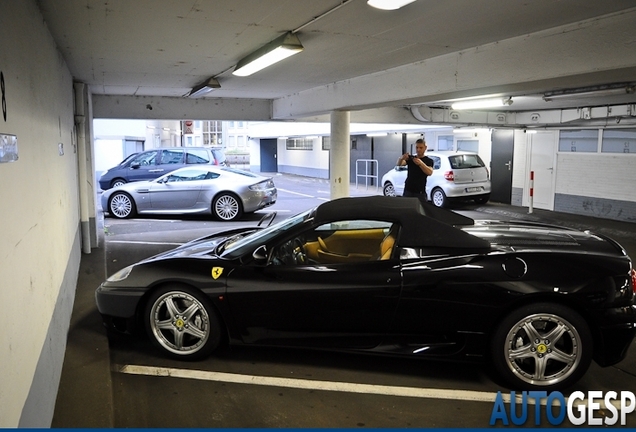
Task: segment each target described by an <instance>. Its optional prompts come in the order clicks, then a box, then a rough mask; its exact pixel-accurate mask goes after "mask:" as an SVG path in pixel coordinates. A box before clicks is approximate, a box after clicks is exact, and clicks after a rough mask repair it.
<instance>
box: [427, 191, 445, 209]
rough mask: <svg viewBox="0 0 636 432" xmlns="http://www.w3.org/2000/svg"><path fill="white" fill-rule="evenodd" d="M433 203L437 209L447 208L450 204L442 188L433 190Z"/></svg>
mask: <svg viewBox="0 0 636 432" xmlns="http://www.w3.org/2000/svg"><path fill="white" fill-rule="evenodd" d="M431 201H432V202H433V204H434V205H435V207H445V206H446V204H447V203H448V199H447V198H446V194H445V193H444V191H443V190H441V189H440V188H435V189H433V192H431Z"/></svg>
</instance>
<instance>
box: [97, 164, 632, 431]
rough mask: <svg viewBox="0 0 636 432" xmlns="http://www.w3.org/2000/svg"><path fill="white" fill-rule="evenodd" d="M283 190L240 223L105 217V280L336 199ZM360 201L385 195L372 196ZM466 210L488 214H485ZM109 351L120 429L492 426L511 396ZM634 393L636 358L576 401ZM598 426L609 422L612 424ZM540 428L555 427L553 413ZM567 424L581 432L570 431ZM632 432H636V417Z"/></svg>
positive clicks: (274, 357)
mask: <svg viewBox="0 0 636 432" xmlns="http://www.w3.org/2000/svg"><path fill="white" fill-rule="evenodd" d="M275 181H276V185H277V187H278V189H279V193H278V202H277V203H276V204H275V205H274V206H272V207H271V208H269V209H266V210H264V211H260V212H257V213H256V214H254V215H250V216H247V217H245V218H244V219H243V220H241V221H237V222H216V221H214V220H212V219H211V218H208V217H199V218H188V219H172V218H159V217H144V218H138V219H131V220H125V221H122V220H117V219H114V218H110V217H107V218H105V219H104V231H105V240H106V245H105V248H106V262H107V269H106V272H107V273H108V274H112V273H114V272H115V271H117V270H118V269H120V268H122V267H125V266H126V265H128V264H131V263H134V262H136V261H138V260H140V259H142V258H145V257H148V256H151V255H154V254H156V253H159V252H162V251H164V250H167V249H170V248H173V247H175V246H176V245H178V244H181V243H184V242H186V241H189V240H192V239H194V238H197V237H200V236H203V235H207V234H209V233H211V232H215V231H219V230H223V229H229V228H234V227H238V226H245V225H253V224H256V223H257V222H258V220H259V219H260V217H261V216H262V215H264V214H265V213H267V212H271V211H276V212H277V216H276V221H278V220H280V219H283V218H286V217H289V216H291V215H293V214H295V213H297V212H300V211H303V210H305V209H307V208H310V207H313V206H315V205H317V204H319V203H320V202H323V201H324V200H326V199H328V197H329V183H328V181H326V180H316V179H307V178H303V177H294V176H277V177H276V178H275ZM351 192H352V195H365V194H371V193H376V190H375V189H374V188H373V187H370V188H369V189H366V188H365V187H364V186H361V187H360V188H358V189H355V188H352V190H351ZM378 193H379V192H378ZM486 207H487V206H486ZM493 208H494V209H495V211H498V212H499V213H502V212H504V211H505V209H502V208H501V207H493ZM459 211H460V212H464V213H465V214H468V215H471V216H472V217H474V216H475V215H484V214H485V213H482V212H481V207H480V209H477V208H475V207H470V206H467V207H465V208H461V209H459ZM490 216H492V215H490ZM632 234H633V232H632ZM617 240H619V241H621V239H618V238H617ZM626 240H627V241H629V242H633V241H634V239H633V238H631V239H626ZM630 244H632V243H630ZM635 252H636V251H635ZM109 346H110V362H111V370H112V392H113V407H114V409H113V411H114V412H113V417H114V426H115V427H153V428H155V427H170V428H176V427H204V428H212V427H214V428H216V427H222V428H236V427H250V428H251V427H312V428H322V427H325V428H327V427H328V428H331V427H346V428H358V427H367V428H369V427H373V428H384V427H392V428H402V427H427V428H429V427H488V426H489V420H490V417H491V414H492V412H493V401H494V400H495V397H496V395H497V392H498V391H502V392H503V393H504V394H508V393H509V391H508V390H507V389H506V388H505V387H502V386H501V385H499V384H498V383H497V382H496V380H494V379H492V378H491V376H490V374H489V372H488V368H487V366H486V367H479V366H475V365H470V364H453V363H442V362H430V361H421V360H417V361H415V360H409V359H394V358H379V357H371V356H363V355H353V354H342V353H331V352H313V351H311V352H308V351H301V350H284V349H261V348H247V347H240V348H236V347H233V348H223V349H221V350H220V351H219V352H218V353H216V354H215V355H213V356H212V357H210V358H208V359H206V360H203V361H199V362H178V361H173V360H170V359H167V358H164V357H162V356H161V355H160V354H159V353H158V352H157V351H155V350H154V349H153V347H152V346H151V344H150V342H149V341H148V340H146V339H144V338H130V337H115V336H111V337H110V338H109ZM635 389H636V347H632V348H631V350H630V352H629V355H628V358H627V359H626V360H624V361H623V362H622V363H620V364H619V365H617V366H614V367H609V368H600V367H598V366H596V365H595V364H593V365H592V367H591V369H590V370H589V372H588V373H587V374H586V376H585V377H584V378H583V379H582V380H581V381H580V382H579V383H578V384H577V385H576V389H572V390H580V391H583V392H587V391H592V390H599V391H604V392H605V391H610V390H614V391H620V390H631V391H634V390H635ZM534 412H535V411H534V405H531V406H530V407H529V410H528V420H527V422H526V425H527V426H535V415H534ZM594 415H595V416H596V417H597V418H599V419H601V421H602V419H603V418H604V416H608V415H610V414H608V411H607V410H600V411H597V412H595V414H594ZM539 423H540V424H541V425H542V426H546V425H547V426H550V424H549V423H548V421H547V420H546V415H545V412H544V411H541V415H540V422H539ZM498 425H501V423H498ZM563 425H564V426H572V425H571V424H570V423H568V421H567V420H566V421H565V422H564V423H563ZM626 426H629V427H636V413H635V414H631V415H629V416H628V417H627V424H626Z"/></svg>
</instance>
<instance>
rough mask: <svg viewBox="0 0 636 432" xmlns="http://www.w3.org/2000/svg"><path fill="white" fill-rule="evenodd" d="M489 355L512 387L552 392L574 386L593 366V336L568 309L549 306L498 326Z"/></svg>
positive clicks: (518, 312)
mask: <svg viewBox="0 0 636 432" xmlns="http://www.w3.org/2000/svg"><path fill="white" fill-rule="evenodd" d="M492 341H493V342H492V347H491V354H492V360H493V365H494V367H495V369H496V372H497V373H498V374H499V375H500V376H501V377H502V378H504V379H505V380H506V381H507V382H508V383H509V384H510V385H511V388H514V389H519V390H538V389H540V390H546V391H553V390H559V389H562V388H565V387H568V386H570V385H572V384H574V383H575V382H576V381H578V380H579V379H580V378H581V377H582V376H583V374H585V372H586V371H587V369H588V368H589V366H590V363H591V361H592V349H593V348H592V335H591V332H590V330H589V327H588V325H587V323H586V322H585V320H584V319H583V318H582V317H581V316H580V315H579V314H578V313H576V312H575V311H573V310H572V309H570V308H568V307H565V306H562V305H559V304H551V303H537V304H531V305H527V306H524V307H522V308H519V309H517V310H515V311H513V312H512V313H510V315H508V316H507V317H506V318H505V319H504V320H503V321H502V322H501V324H500V325H499V326H498V328H497V331H496V332H495V334H494V337H493V339H492Z"/></svg>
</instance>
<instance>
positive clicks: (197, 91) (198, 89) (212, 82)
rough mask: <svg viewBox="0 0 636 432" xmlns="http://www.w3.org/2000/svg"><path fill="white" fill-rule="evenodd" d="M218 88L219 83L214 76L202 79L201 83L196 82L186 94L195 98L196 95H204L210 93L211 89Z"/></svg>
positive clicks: (219, 86)
mask: <svg viewBox="0 0 636 432" xmlns="http://www.w3.org/2000/svg"><path fill="white" fill-rule="evenodd" d="M219 88H221V84H219V82H218V81H217V80H216V78H208V79H207V80H205V81H203V82H202V83H201V84H198V85H196V86H194V87H192V90H190V93H188V94H187V95H186V96H187V97H191V98H197V97H201V96H204V95H206V94H208V93H210V92H211V91H212V90H215V89H219Z"/></svg>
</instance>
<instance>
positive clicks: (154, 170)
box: [148, 169, 163, 173]
mask: <svg viewBox="0 0 636 432" xmlns="http://www.w3.org/2000/svg"><path fill="white" fill-rule="evenodd" d="M148 172H149V173H156V172H163V170H162V169H153V170H148Z"/></svg>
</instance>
